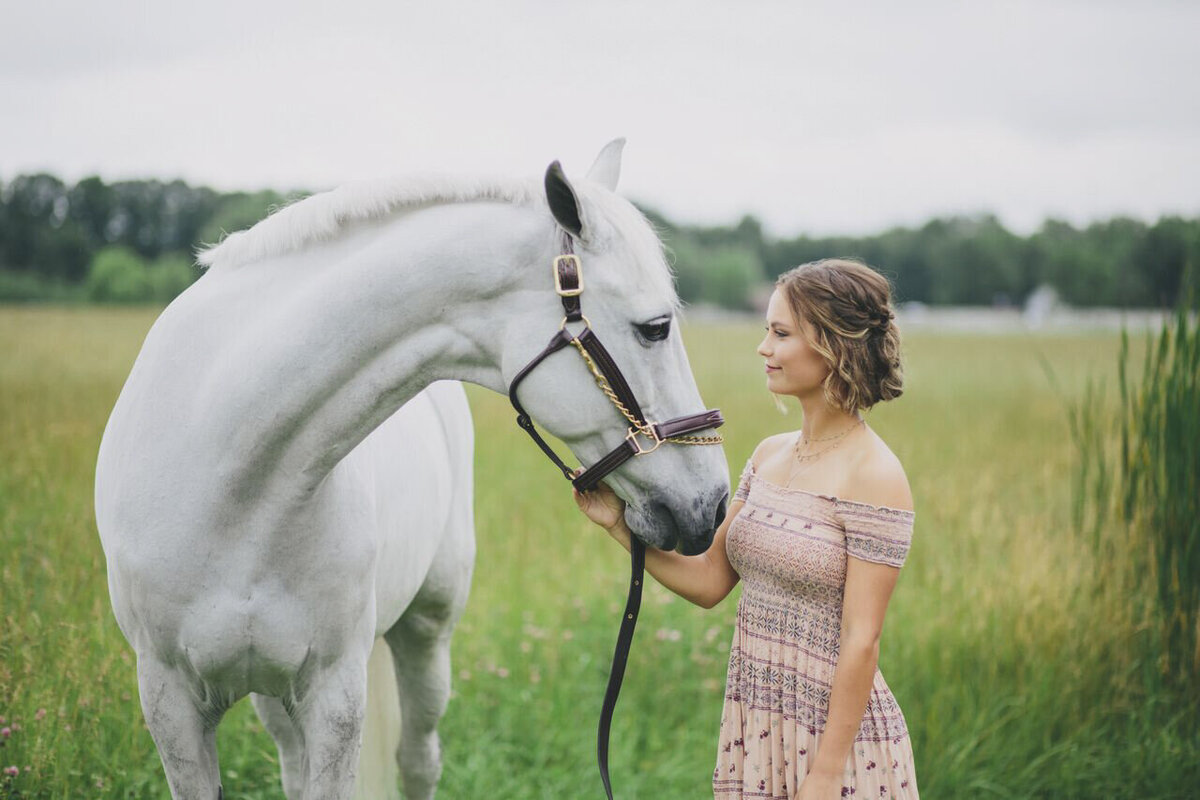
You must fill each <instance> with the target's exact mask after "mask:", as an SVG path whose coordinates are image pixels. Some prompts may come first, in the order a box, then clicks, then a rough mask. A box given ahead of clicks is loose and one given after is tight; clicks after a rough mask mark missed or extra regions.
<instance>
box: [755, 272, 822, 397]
mask: <svg viewBox="0 0 1200 800" xmlns="http://www.w3.org/2000/svg"><path fill="white" fill-rule="evenodd" d="M815 338H816V333H815V331H814V330H813V327H812V325H810V324H809V322H808V321H807V320H802V321H800V322H799V323H797V320H796V319H795V317H793V316H792V310H791V308H789V307H788V303H787V300H786V299H785V298H784V296H783V295H782V294H781V293H780V291H779V290H778V289H776V290H775V291H774V292H772V293H771V300H770V302H769V303H768V304H767V335H766V336H765V337H764V338H763V340H762V344H760V345H759V346H758V354H759V355H760V356H762V357H763V358H764V359H765V360H766V371H767V388H768V389H770V390H771V391H772V392H774V393H775V394H782V395H791V396H794V397H804V396H807V395H809V394H811V393H812V392H814V391H820V390H821V383H822V382H823V381H824V380H825V377H826V376H827V375H828V374H829V365H828V364H826V363H825V359H824V357H822V356H821V354H820V353H818V352H817V351H816V350H814V349H813V347H812V345H810V344H809V342H810V341H812V340H814V339H815Z"/></svg>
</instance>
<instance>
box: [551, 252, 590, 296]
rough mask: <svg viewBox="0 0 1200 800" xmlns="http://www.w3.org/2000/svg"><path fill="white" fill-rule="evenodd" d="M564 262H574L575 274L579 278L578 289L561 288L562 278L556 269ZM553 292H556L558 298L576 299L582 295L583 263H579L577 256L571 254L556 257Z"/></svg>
mask: <svg viewBox="0 0 1200 800" xmlns="http://www.w3.org/2000/svg"><path fill="white" fill-rule="evenodd" d="M565 261H573V262H575V274H576V275H577V276H578V277H579V288H577V289H564V288H563V287H562V278H561V276H560V275H559V273H558V267H559V265H560V264H561V263H563V262H565ZM553 270H554V291H556V292H558V296H559V297H578V296H579V295H581V294H583V263H582V262H580V260H579V256H577V255H574V254H571V255H564V256H558V257H557V258H555V259H554V267H553Z"/></svg>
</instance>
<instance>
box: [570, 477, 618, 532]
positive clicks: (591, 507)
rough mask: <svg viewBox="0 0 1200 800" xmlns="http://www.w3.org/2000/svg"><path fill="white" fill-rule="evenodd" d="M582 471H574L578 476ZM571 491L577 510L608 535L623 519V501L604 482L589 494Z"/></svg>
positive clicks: (575, 490) (576, 490)
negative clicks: (573, 494)
mask: <svg viewBox="0 0 1200 800" xmlns="http://www.w3.org/2000/svg"><path fill="white" fill-rule="evenodd" d="M582 471H583V470H576V471H575V474H576V475H578V474H579V473H580V472H582ZM572 491H574V493H575V504H576V505H577V506H579V510H580V511H582V512H583V513H584V514H586V515H587V518H588V519H590V520H591V521H592V522H594V523H596V524H597V525H599V526H600V527H601V528H604V530H606V531H608V532H609V533H612V529H613V528H614V527H616V525H617V524H618V523H619V522H621V521H622V520H624V519H625V501H624V500H622V499H621V498H619V497H617V495H616V492H614V491H613V490H612V489H611V488H609V485H608V484H607V483H605V482H604V481H601V482H600V483H599V484H597V486H596V488H595V489H592V490H591V491H590V492H581V491H579V490H578V489H572Z"/></svg>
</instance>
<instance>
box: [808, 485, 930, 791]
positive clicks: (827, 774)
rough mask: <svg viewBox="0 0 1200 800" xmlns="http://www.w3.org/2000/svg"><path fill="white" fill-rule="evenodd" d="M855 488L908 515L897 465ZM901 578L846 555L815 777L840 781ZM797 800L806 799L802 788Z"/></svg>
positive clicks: (907, 493) (886, 567)
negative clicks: (835, 651)
mask: <svg viewBox="0 0 1200 800" xmlns="http://www.w3.org/2000/svg"><path fill="white" fill-rule="evenodd" d="M859 487H860V494H861V496H863V498H864V499H863V502H868V503H872V504H874V505H880V506H888V507H891V508H896V509H906V510H912V506H913V502H912V493H911V492H910V491H909V487H908V479H907V478H906V477H905V476H904V470H903V468H901V467H900V464H899V462H897V461H892V462H890V463H887V464H885V465H882V466H872V467H869V468H865V469H863V470H862V473H861V475H860V480H859ZM899 576H900V568H899V567H895V566H890V565H888V564H878V563H875V562H872V561H866V560H863V559H860V558H856V557H854V556H849V555H848V556H847V558H846V586H845V591H844V594H843V597H842V625H841V640H840V645H839V653H838V663H837V667H836V668H835V669H834V673H833V687H832V688H831V690H830V694H829V714H828V717H827V718H826V722H825V732H824V734H823V735H822V737H821V743H820V745H819V746H818V747H817V753H816V755H815V756H814V757H813V761H812V767H811V769H810V770H809V772H810V774H814V778H817V779H828V778H831V777H833V776H837V777H838V778H839V779H840V777H841V775H842V773H843V771H844V769H845V767H846V760H847V758H849V756H850V748H851V747H853V745H854V739H855V737H856V736H858V732H859V728H860V727H861V726H862V720H863V713H864V712H865V711H866V707H867V700H868V699H869V698H870V696H871V688H872V686H873V684H874V679H875V669H876V667H877V666H878V664H879V637H880V635H881V634H882V632H883V618H884V614H885V612H886V611H887V605H888V601H889V600H890V599H891V596H892V591H893V590H894V589H895V588H896V580H897V579H898V578H899ZM797 797H800V798H804V797H805V793H804V786H803V784H802V785H801V787H800V793H799V794H798V795H797Z"/></svg>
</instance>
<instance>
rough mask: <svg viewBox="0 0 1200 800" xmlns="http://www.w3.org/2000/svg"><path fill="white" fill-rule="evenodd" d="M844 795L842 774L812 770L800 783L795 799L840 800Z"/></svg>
mask: <svg viewBox="0 0 1200 800" xmlns="http://www.w3.org/2000/svg"><path fill="white" fill-rule="evenodd" d="M841 796H842V776H841V775H830V774H828V773H822V772H810V773H808V774H807V775H805V776H804V780H803V781H801V783H800V791H798V792H796V794H795V795H794V796H793V800H839V799H840V798H841Z"/></svg>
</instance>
